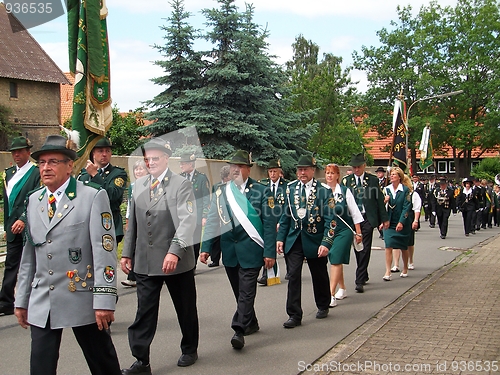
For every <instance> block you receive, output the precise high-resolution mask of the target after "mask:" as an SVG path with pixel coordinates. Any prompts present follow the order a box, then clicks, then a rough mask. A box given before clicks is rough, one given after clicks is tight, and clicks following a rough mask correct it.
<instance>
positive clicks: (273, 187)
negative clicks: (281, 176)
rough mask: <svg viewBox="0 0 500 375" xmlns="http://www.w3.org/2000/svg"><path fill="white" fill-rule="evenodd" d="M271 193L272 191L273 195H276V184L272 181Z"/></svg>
mask: <svg viewBox="0 0 500 375" xmlns="http://www.w3.org/2000/svg"><path fill="white" fill-rule="evenodd" d="M271 193H273V197H276V186H275V185H274V182H273V183H272V187H271Z"/></svg>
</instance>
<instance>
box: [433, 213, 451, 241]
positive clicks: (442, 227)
mask: <svg viewBox="0 0 500 375" xmlns="http://www.w3.org/2000/svg"><path fill="white" fill-rule="evenodd" d="M450 212H451V209H450V208H442V209H439V208H438V210H437V212H436V216H437V221H438V225H439V231H440V232H441V236H446V234H447V233H448V219H449V217H450Z"/></svg>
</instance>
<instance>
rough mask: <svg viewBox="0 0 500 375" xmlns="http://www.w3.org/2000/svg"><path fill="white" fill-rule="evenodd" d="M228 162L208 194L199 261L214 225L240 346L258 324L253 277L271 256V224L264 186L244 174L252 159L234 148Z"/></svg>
mask: <svg viewBox="0 0 500 375" xmlns="http://www.w3.org/2000/svg"><path fill="white" fill-rule="evenodd" d="M228 163H229V168H230V176H231V179H232V181H231V182H228V183H227V184H225V185H222V186H221V187H219V188H218V189H217V190H216V192H215V195H214V197H213V198H212V204H211V205H210V211H209V213H208V219H207V224H206V226H205V232H204V233H203V245H202V253H201V254H200V261H201V262H202V263H205V264H206V263H207V259H208V257H209V256H210V255H211V253H212V246H213V241H214V239H215V238H216V237H217V235H218V234H219V230H220V243H221V250H222V262H223V263H224V268H225V269H226V274H227V277H228V279H229V283H230V284H231V287H232V289H233V293H234V296H235V298H236V301H237V309H236V312H235V313H234V315H233V319H232V323H231V328H232V329H233V330H234V335H233V337H232V338H231V345H232V346H233V348H235V349H242V348H243V347H244V346H245V339H244V337H243V336H246V335H249V334H252V333H254V332H257V331H258V330H259V323H258V321H257V316H256V315H255V310H254V302H255V296H256V293H257V277H258V276H259V271H260V269H261V267H262V266H264V265H265V266H266V268H272V267H273V266H274V263H275V261H276V245H275V243H276V226H275V222H274V219H273V217H272V214H271V207H270V205H269V202H268V199H267V197H268V193H267V191H266V190H267V188H266V187H265V186H264V185H262V184H260V183H259V182H257V181H255V180H253V179H252V178H250V177H249V176H250V168H251V166H252V165H253V164H252V162H251V161H250V155H249V154H248V152H247V151H243V150H239V151H237V152H236V153H235V154H234V155H233V157H232V158H231V160H230V161H229V162H228Z"/></svg>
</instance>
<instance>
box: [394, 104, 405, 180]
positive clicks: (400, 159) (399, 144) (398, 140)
mask: <svg viewBox="0 0 500 375" xmlns="http://www.w3.org/2000/svg"><path fill="white" fill-rule="evenodd" d="M404 112H405V108H404V102H403V101H402V100H400V99H399V97H398V98H397V99H396V101H395V103H394V112H393V119H392V132H393V139H392V150H391V151H392V164H393V165H395V166H398V167H400V168H401V169H402V170H403V171H405V170H406V165H407V164H406V125H405V123H404V117H403V116H404V114H403V113H404Z"/></svg>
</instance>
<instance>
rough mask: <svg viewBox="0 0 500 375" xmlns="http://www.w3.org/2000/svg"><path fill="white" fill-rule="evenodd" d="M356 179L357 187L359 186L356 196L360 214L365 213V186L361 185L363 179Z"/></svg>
mask: <svg viewBox="0 0 500 375" xmlns="http://www.w3.org/2000/svg"><path fill="white" fill-rule="evenodd" d="M355 178H356V186H357V189H356V190H357V194H356V197H355V198H356V204H357V205H358V208H359V212H363V195H364V191H363V185H361V177H357V176H356V177H355Z"/></svg>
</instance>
